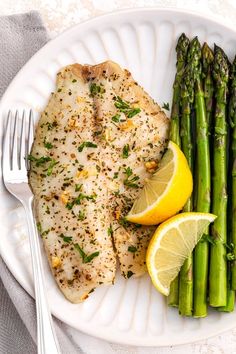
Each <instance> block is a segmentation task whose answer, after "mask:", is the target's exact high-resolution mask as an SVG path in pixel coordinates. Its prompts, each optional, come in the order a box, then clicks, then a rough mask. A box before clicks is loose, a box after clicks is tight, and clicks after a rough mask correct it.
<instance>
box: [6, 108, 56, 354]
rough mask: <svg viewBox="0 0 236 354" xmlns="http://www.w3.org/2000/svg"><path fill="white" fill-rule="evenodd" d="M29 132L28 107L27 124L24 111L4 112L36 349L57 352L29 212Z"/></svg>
mask: <svg viewBox="0 0 236 354" xmlns="http://www.w3.org/2000/svg"><path fill="white" fill-rule="evenodd" d="M33 132H34V122H33V113H32V110H31V111H30V113H29V119H28V124H27V120H26V114H25V112H23V114H22V116H21V117H20V115H19V113H18V111H16V113H15V114H14V115H13V114H12V113H11V112H9V113H8V117H7V124H6V131H5V138H4V142H3V161H2V166H3V180H4V184H5V186H6V188H7V189H8V191H9V192H10V193H11V194H13V195H14V196H15V197H16V198H17V199H18V200H19V201H20V202H21V203H22V205H23V207H24V209H25V212H26V217H27V224H28V233H29V240H30V250H31V259H32V267H33V275H34V289H35V301H36V312H37V344H38V353H40V354H56V353H60V349H59V345H58V341H57V338H56V334H55V331H54V328H53V323H52V318H51V313H50V311H49V307H48V303H47V297H46V291H45V286H44V283H45V282H44V274H43V267H42V259H41V252H40V246H39V238H38V232H37V228H36V224H35V221H34V216H33V194H32V191H31V189H30V186H29V183H28V169H29V162H28V160H27V156H28V154H29V153H30V149H31V145H32V142H33Z"/></svg>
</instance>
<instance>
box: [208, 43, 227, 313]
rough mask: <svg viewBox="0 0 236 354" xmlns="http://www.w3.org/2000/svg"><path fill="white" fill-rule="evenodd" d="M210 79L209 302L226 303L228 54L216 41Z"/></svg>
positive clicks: (216, 305)
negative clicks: (212, 104)
mask: <svg viewBox="0 0 236 354" xmlns="http://www.w3.org/2000/svg"><path fill="white" fill-rule="evenodd" d="M212 74H213V79H214V83H215V90H216V96H215V99H216V109H215V117H214V154H213V180H212V182H213V193H212V212H213V213H214V214H216V215H218V218H217V219H216V221H215V222H214V224H213V226H212V236H213V238H214V244H212V245H211V261H210V286H209V302H210V305H211V306H214V307H219V306H225V305H226V303H227V261H226V247H225V244H226V242H227V173H226V164H227V161H226V160H227V122H226V103H227V100H226V98H227V85H228V80H229V66H228V58H227V57H226V55H225V53H224V52H223V50H222V49H221V48H220V47H218V46H216V45H215V48H214V62H213V70H212Z"/></svg>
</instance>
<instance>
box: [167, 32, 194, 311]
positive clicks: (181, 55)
mask: <svg viewBox="0 0 236 354" xmlns="http://www.w3.org/2000/svg"><path fill="white" fill-rule="evenodd" d="M188 45H189V39H188V38H187V37H186V35H185V34H184V33H182V34H181V36H180V37H179V39H178V42H177V46H176V55H177V62H176V75H175V81H174V85H173V89H174V92H173V100H172V109H171V123H170V140H172V141H173V142H175V143H176V144H177V145H180V90H181V80H182V75H183V71H184V66H185V60H186V57H187V51H188ZM178 302H179V279H178V277H176V278H175V279H174V280H173V282H172V283H171V286H170V295H169V297H168V305H169V306H174V307H177V306H178Z"/></svg>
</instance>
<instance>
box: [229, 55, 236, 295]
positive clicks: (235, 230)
mask: <svg viewBox="0 0 236 354" xmlns="http://www.w3.org/2000/svg"><path fill="white" fill-rule="evenodd" d="M229 118H230V126H231V144H230V150H231V158H230V166H229V168H230V172H231V176H230V182H231V185H230V187H231V189H230V195H231V208H230V209H229V213H230V216H231V217H230V222H231V225H230V226H231V230H230V231H231V240H232V243H233V244H234V249H233V254H234V260H233V264H232V279H231V281H232V289H233V290H236V56H235V58H234V61H233V64H232V81H231V86H230V101H229Z"/></svg>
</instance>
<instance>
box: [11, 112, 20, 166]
mask: <svg viewBox="0 0 236 354" xmlns="http://www.w3.org/2000/svg"><path fill="white" fill-rule="evenodd" d="M18 120H19V114H18V111H16V113H15V117H14V122H13V137H12V155H11V163H12V169H13V170H14V169H18V168H19V154H18Z"/></svg>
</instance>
